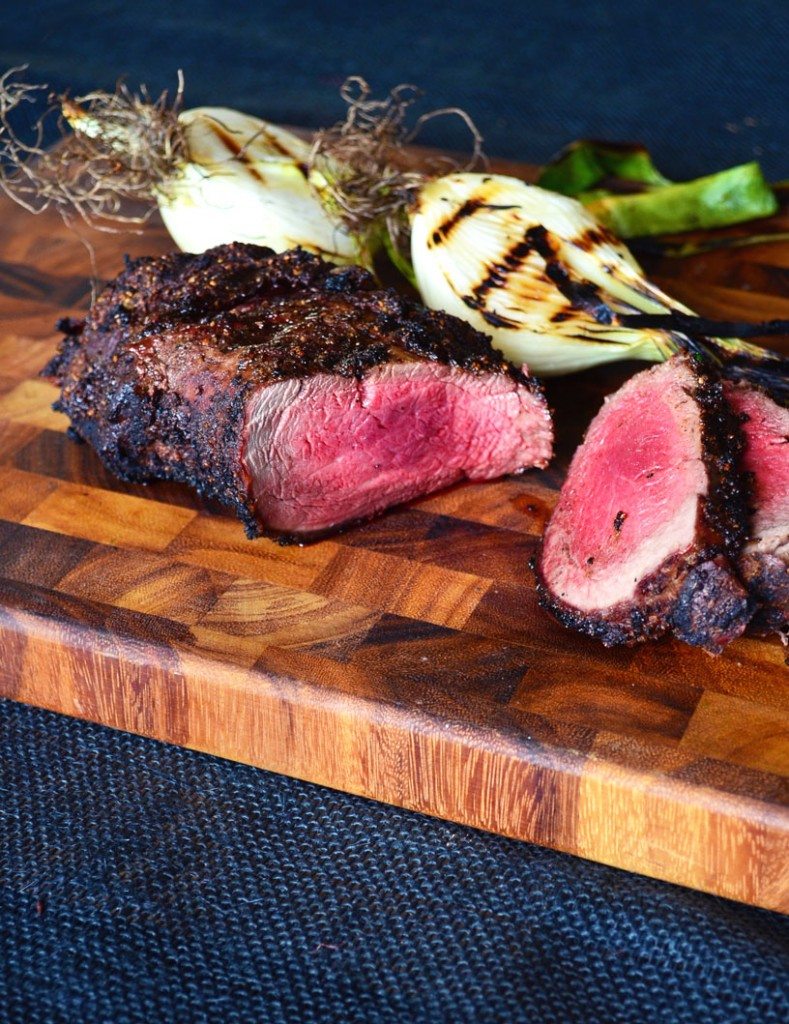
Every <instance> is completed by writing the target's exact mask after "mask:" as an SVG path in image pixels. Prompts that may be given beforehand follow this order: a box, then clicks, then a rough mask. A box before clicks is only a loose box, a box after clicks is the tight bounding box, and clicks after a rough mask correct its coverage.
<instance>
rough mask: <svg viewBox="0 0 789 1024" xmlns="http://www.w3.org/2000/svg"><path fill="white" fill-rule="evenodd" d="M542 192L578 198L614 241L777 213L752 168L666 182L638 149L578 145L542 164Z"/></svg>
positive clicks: (759, 174)
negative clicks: (546, 191) (613, 237)
mask: <svg viewBox="0 0 789 1024" xmlns="http://www.w3.org/2000/svg"><path fill="white" fill-rule="evenodd" d="M537 183H538V185H540V186H541V187H542V188H547V189H551V190H552V191H554V192H561V193H562V194H563V195H568V196H574V197H576V198H577V199H579V200H580V201H581V202H582V203H583V204H584V205H585V206H586V207H587V208H588V209H589V211H590V213H592V214H593V216H595V217H596V218H597V220H599V221H600V223H601V224H603V225H605V226H606V227H607V228H609V229H610V230H611V231H613V232H615V234H617V235H618V236H619V237H620V238H636V237H641V236H645V235H662V234H675V233H678V232H682V231H693V230H696V229H698V228H704V229H706V228H718V227H726V226H728V225H730V224H739V223H741V222H742V221H748V220H754V219H756V218H759V217H769V216H771V215H772V214H773V213H775V212H776V210H777V209H778V201H777V199H776V197H775V194H774V192H773V191H772V189H771V188H770V186H769V185H768V184H767V182H766V181H765V180H764V176H763V174H762V171H761V168H760V167H759V165H758V163H747V164H741V165H739V166H738V167H731V168H729V169H728V170H725V171H720V172H718V173H717V174H709V175H706V176H705V177H703V178H696V179H695V180H693V181H686V182H679V183H676V182H672V181H670V180H669V179H668V178H666V177H664V176H663V175H662V174H661V173H660V171H659V170H658V169H657V168H656V167H655V165H654V163H653V162H652V158H651V157H650V155H649V153H648V152H647V150H646V149H644V147H643V146H638V145H612V144H609V143H602V142H593V141H590V140H582V141H580V142H575V143H572V145H570V146H568V147H566V149H564V150H563V151H562V153H560V154H559V156H558V157H557V158H556V160H554V161H553V162H552V163H550V164H549V165H548V166H547V167H545V168H544V169H543V171H542V173H541V175H540V177H539V179H538V182H537Z"/></svg>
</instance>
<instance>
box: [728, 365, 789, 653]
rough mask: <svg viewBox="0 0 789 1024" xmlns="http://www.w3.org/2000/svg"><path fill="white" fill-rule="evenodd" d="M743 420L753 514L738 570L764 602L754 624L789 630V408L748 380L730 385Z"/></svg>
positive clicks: (731, 401) (782, 631)
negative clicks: (751, 384)
mask: <svg viewBox="0 0 789 1024" xmlns="http://www.w3.org/2000/svg"><path fill="white" fill-rule="evenodd" d="M726 397H727V399H728V401H729V404H730V405H731V407H732V409H733V410H734V411H735V413H737V414H738V416H739V417H740V420H741V422H742V429H743V433H744V435H745V450H744V451H743V455H742V464H743V468H744V469H745V471H746V472H747V473H748V474H749V484H750V487H749V490H750V505H751V515H750V519H749V524H748V539H747V541H746V542H745V546H744V547H743V549H742V552H741V553H740V558H739V565H740V575H741V576H742V578H743V580H744V581H745V583H746V585H747V587H748V589H749V590H750V592H751V593H752V594H753V595H754V597H756V598H757V600H758V601H759V602H760V603H761V604H762V609H761V610H760V611H759V613H758V614H757V616H756V618H755V619H754V625H756V626H758V627H760V628H762V629H765V630H767V631H773V630H775V631H776V632H778V633H780V634H781V635H782V636H783V637H784V638H786V636H787V634H789V409H785V408H783V407H782V406H780V405H778V404H777V403H776V402H774V401H773V400H772V399H771V398H770V397H769V396H768V395H767V394H766V393H765V392H764V391H760V390H759V389H758V388H754V387H751V386H749V385H747V384H731V385H726Z"/></svg>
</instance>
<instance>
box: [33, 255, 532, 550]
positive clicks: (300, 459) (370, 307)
mask: <svg viewBox="0 0 789 1024" xmlns="http://www.w3.org/2000/svg"><path fill="white" fill-rule="evenodd" d="M63 328H64V330H65V337H64V339H63V341H62V343H61V347H60V350H59V352H58V354H57V356H56V357H55V358H54V359H53V360H52V362H51V363H50V365H49V366H48V367H47V368H46V370H45V371H44V375H46V376H49V377H50V378H51V379H53V380H54V381H55V382H56V383H57V384H59V385H60V388H61V396H60V399H59V401H58V402H57V404H56V408H58V409H60V410H61V411H63V412H64V413H66V414H67V415H68V416H69V417H70V418H71V423H72V429H73V431H74V433H76V434H77V435H78V436H79V437H81V438H83V439H85V440H86V441H88V442H90V444H91V445H93V447H94V448H95V449H96V451H97V452H98V454H99V456H100V458H101V459H102V461H103V462H104V463H105V464H106V465H107V466H108V467H109V468H110V469H111V470H112V471H113V472H114V473H116V474H117V475H118V476H120V477H122V478H123V479H126V480H133V481H147V480H155V479H168V480H176V481H181V482H184V483H188V484H190V485H192V486H193V487H195V488H196V489H197V490H198V491H199V492H200V493H201V494H203V495H204V496H206V497H209V498H213V499H218V500H219V501H221V502H223V503H224V504H225V505H227V506H228V507H230V508H232V509H233V510H234V511H235V512H236V513H237V514H238V515H239V516H240V518H241V519H242V520H243V522H244V523H245V525H246V528H247V532H248V534H249V535H250V536H254V535H257V534H259V533H261V532H264V531H265V532H274V533H278V534H280V535H284V536H286V537H287V536H293V537H304V536H309V535H320V534H323V533H325V532H327V531H330V530H332V529H335V528H337V527H340V526H342V525H344V524H347V523H349V522H353V521H356V520H360V519H365V518H367V517H369V516H372V515H374V514H376V513H378V512H380V511H382V510H383V509H385V508H387V507H389V506H391V505H394V504H398V503H400V502H404V501H407V500H409V499H412V498H415V497H417V496H419V495H422V494H426V493H429V492H431V491H435V490H437V489H439V488H442V487H445V486H447V485H449V484H452V483H455V482H456V481H459V480H462V479H464V478H467V479H470V480H487V479H490V478H493V477H497V476H501V475H503V474H506V473H515V472H519V471H521V470H523V469H526V468H529V467H531V466H544V465H545V464H546V463H547V462H548V460H549V459H550V457H551V451H552V424H551V418H550V413H549V410H548V407H547V405H546V402H545V400H544V397H543V394H542V391H541V389H540V387H539V386H538V384H537V383H536V382H535V381H534V380H533V378H531V377H529V376H528V375H527V374H526V372H525V371H521V370H518V369H516V368H515V367H514V366H512V365H511V364H509V363H507V362H506V361H505V360H504V359H503V357H502V356H501V355H500V354H499V353H498V352H497V351H496V350H495V349H494V348H493V347H492V346H491V344H490V342H489V340H488V339H487V338H486V337H485V336H484V335H482V334H480V333H478V332H477V331H475V330H474V329H473V328H471V327H470V326H469V325H467V324H465V323H463V322H462V321H460V320H458V319H456V318H454V317H452V316H448V315H446V314H443V313H440V312H430V311H427V310H426V309H424V308H423V307H422V306H420V305H418V304H417V303H416V302H413V301H410V300H408V299H406V298H403V297H402V296H400V295H398V294H397V293H396V292H394V291H392V290H378V289H376V287H375V283H374V280H373V278H372V277H371V275H370V274H368V273H367V272H366V271H365V270H363V269H361V268H359V267H343V268H339V267H334V266H332V265H331V264H328V263H325V262H323V261H322V260H321V259H319V258H318V257H317V256H313V255H311V254H309V253H306V252H304V251H302V250H293V251H291V252H286V253H281V254H275V253H274V252H272V251H271V250H269V249H265V248H261V247H258V246H254V245H244V244H239V243H235V244H231V245H223V246H218V247H217V248H215V249H211V250H209V251H207V252H205V253H203V254H200V255H188V254H184V253H174V254H172V255H168V256H162V257H157V258H146V259H140V260H136V261H134V262H129V263H128V264H127V266H126V269H125V270H124V271H123V272H122V273H121V274H120V276H119V277H118V278H116V279H115V280H114V281H113V282H111V283H110V284H109V285H108V286H107V288H106V289H105V290H104V292H103V293H102V294H101V295H100V296H99V297H98V299H97V300H96V302H95V303H94V305H93V307H92V308H91V310H90V313H89V314H88V317H87V319H86V321H85V323H84V324H79V323H75V322H73V321H69V322H64V324H63Z"/></svg>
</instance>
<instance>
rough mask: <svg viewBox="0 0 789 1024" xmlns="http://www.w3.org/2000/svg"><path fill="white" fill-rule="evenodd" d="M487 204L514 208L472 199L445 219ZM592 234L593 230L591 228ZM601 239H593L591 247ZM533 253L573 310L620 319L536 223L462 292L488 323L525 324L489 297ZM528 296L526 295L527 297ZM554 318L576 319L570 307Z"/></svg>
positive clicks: (606, 321) (439, 236)
mask: <svg viewBox="0 0 789 1024" xmlns="http://www.w3.org/2000/svg"><path fill="white" fill-rule="evenodd" d="M483 207H487V208H489V209H512V207H508V206H494V205H491V204H483V203H477V204H476V205H475V201H474V200H468V201H467V202H466V203H464V204H463V206H462V207H460V209H459V210H457V211H456V212H455V214H454V215H453V216H452V217H450V218H449V220H448V221H446V222H445V225H447V224H448V225H451V227H454V226H456V224H457V223H458V222H459V220H461V219H462V218H463V217H466V216H470V215H471V213H473V212H474V211H475V210H477V209H482V208H483ZM444 232H445V226H442V227H441V228H439V229H438V231H436V232H434V234H433V241H434V242H440V241H442V240H445V238H446V235H445V234H444ZM588 234H591V232H589V233H588ZM598 240H599V239H597V238H592V239H590V240H589V243H588V244H589V247H591V245H592V244H594V243H595V242H597V241H598ZM582 247H586V246H582ZM532 253H537V254H538V255H539V256H540V257H541V258H542V260H543V261H544V263H545V277H546V279H547V280H548V281H549V282H550V283H551V284H553V285H555V287H556V288H557V289H558V290H559V292H561V294H562V295H563V296H564V298H565V299H567V301H568V303H569V305H570V308H571V310H578V311H581V312H584V313H587V314H588V315H590V316H591V317H593V318H594V320H595V321H596V322H597V323H599V324H603V325H606V326H610V325H611V324H613V323H614V322H615V320H616V314H615V313H614V311H613V310H612V309H611V307H610V306H609V305H608V304H607V303H606V302H605V301H604V300H603V298H602V297H601V295H600V290H599V288H597V286H596V285H593V284H591V283H589V282H582V281H575V280H573V278H572V277H571V275H570V273H569V271H568V270H567V268H566V267H565V266H564V264H563V263H562V262H561V260H560V258H559V256H558V254H557V252H556V247H555V245H554V242H553V241H552V239H551V235H550V234H549V232H548V231H547V230H546V229H545V228H544V227H543V226H542V225H541V224H535V225H534V227H531V228H529V229H528V230H527V231H526V232H525V234H524V236H523V238H522V239H521V240H520V241H518V242H515V243H514V244H513V245H512V246H511V247H510V248H509V249H508V250H507V251H506V252H505V253H504V255H503V256H502V257H501V259H499V260H496V261H495V262H493V263H490V264H488V266H487V268H486V273H485V276H484V277H483V278H482V280H481V281H480V282H479V284H477V285H475V286H474V287H473V288H472V289H471V293H470V294H469V295H464V296H462V299H463V302H464V303H465V305H467V306H468V307H469V308H470V309H475V310H477V311H478V312H479V313H480V315H481V316H482V317H483V319H484V320H485V321H487V323H489V324H491V325H492V326H494V327H510V328H519V327H520V326H521V325H520V324H519V323H518V322H517V321H516V320H513V319H511V318H508V317H505V316H502V314H501V313H498V312H495V311H493V310H491V309H489V308H487V301H488V297H489V296H490V294H491V293H495V292H496V291H497V290H499V289H502V288H506V287H507V286H508V283H509V278H510V277H511V276H512V275H514V274H516V273H518V272H520V271H521V270H522V269H523V267H524V265H525V264H526V262H527V260H528V259H529V257H530V256H531V254H532ZM526 297H527V296H524V298H526ZM551 319H552V320H553V321H554V322H555V323H563V322H564V321H566V320H569V319H572V312H571V311H570V310H559V311H558V312H556V313H554V314H553V316H552V317H551Z"/></svg>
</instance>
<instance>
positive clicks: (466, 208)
mask: <svg viewBox="0 0 789 1024" xmlns="http://www.w3.org/2000/svg"><path fill="white" fill-rule="evenodd" d="M516 209H517V207H516V206H513V205H512V204H510V205H506V204H503V203H486V202H484V201H483V200H482V199H475V198H474V197H472V198H471V199H467V200H466V202H465V203H463V205H462V206H459V207H458V209H457V210H455V211H454V212H453V213H451V214H450V215H449V217H447V219H446V220H445V221H444V222H443V223H442V224H439V226H438V227H437V228H436V230H435V231H434V232H433V234H432V236H431V238H430V241H431V242H432V244H433V245H441V243H442V242H446V240H447V239H448V238H449V236H450V235H451V234H452V232H453V231H454V230H455V228H456V227H457V226H458V225H459V224H461V223H462V222H463V221H464V220H465V219H466V218H467V217H473V215H474V214H475V213H477V211H478V210H516Z"/></svg>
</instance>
